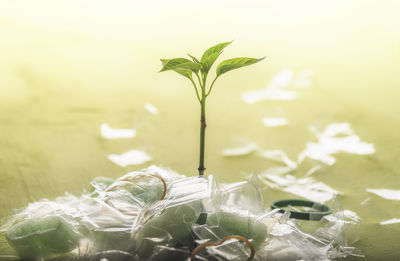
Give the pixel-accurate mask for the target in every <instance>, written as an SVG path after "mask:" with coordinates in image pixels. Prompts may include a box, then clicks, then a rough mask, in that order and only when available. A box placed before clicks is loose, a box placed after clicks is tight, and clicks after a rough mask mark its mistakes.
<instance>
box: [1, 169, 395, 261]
mask: <svg viewBox="0 0 400 261" xmlns="http://www.w3.org/2000/svg"><path fill="white" fill-rule="evenodd" d="M261 178H262V177H261ZM278 183H279V182H278ZM262 186H263V182H261V181H260V180H259V177H258V176H257V175H252V176H251V178H250V179H249V180H247V181H242V182H237V183H233V184H219V183H218V182H216V180H215V178H214V177H213V176H212V175H210V176H208V177H190V178H188V177H184V176H182V175H179V174H177V173H176V172H174V171H172V170H169V169H166V168H162V167H157V166H151V167H149V168H146V169H143V170H141V171H134V172H130V173H127V174H126V175H124V176H122V177H120V178H117V179H111V178H107V177H98V178H95V179H94V180H93V181H92V182H91V188H90V190H89V192H88V193H83V194H82V195H81V196H80V197H76V196H73V195H70V194H66V195H65V196H62V197H59V198H56V199H55V200H54V201H50V200H42V201H39V202H35V203H31V204H29V205H28V206H27V207H26V208H24V209H22V210H19V211H16V213H15V215H13V216H11V217H9V218H8V220H7V222H6V223H5V224H4V225H3V226H2V231H3V232H5V233H6V235H7V238H8V240H9V243H10V245H11V246H12V247H13V248H14V249H15V250H16V251H17V253H18V254H19V255H20V256H21V257H23V258H25V259H26V260H35V261H36V260H48V259H49V258H52V260H68V259H76V260H81V259H82V260H93V261H94V260H96V261H97V260H148V261H150V260H151V261H153V260H155V261H157V260H160V261H161V260H176V261H179V260H185V261H187V260H191V259H193V260H194V256H195V260H229V261H235V260H238V261H239V260H260V261H261V260H282V261H287V260H334V259H336V258H342V257H346V256H363V255H362V253H360V252H358V251H357V249H355V248H354V247H352V246H351V245H352V244H353V243H354V242H356V241H357V240H358V239H359V238H358V235H357V233H356V231H357V225H358V223H359V222H360V221H361V219H360V217H359V216H358V215H357V214H356V213H354V212H352V211H350V210H344V211H343V210H342V209H341V206H340V204H338V203H337V201H335V200H331V201H329V202H326V203H325V204H329V206H330V207H331V209H332V210H333V212H332V214H331V215H327V216H324V217H323V218H322V219H321V220H320V221H299V220H295V219H292V218H290V212H289V210H291V209H295V208H294V207H292V206H289V207H288V210H286V212H284V213H278V211H279V209H275V210H270V209H268V208H267V207H266V201H265V200H264V199H263V193H262V190H263V187H262ZM335 204H336V205H335ZM388 224H389V223H388ZM30 232H32V233H30ZM49 238H50V239H51V240H49ZM28 253H29V254H28Z"/></svg>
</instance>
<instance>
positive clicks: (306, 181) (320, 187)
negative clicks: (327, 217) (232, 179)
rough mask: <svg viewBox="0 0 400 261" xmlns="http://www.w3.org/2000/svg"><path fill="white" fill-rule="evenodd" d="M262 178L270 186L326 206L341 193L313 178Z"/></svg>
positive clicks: (263, 176) (266, 176)
mask: <svg viewBox="0 0 400 261" xmlns="http://www.w3.org/2000/svg"><path fill="white" fill-rule="evenodd" d="M260 178H261V179H262V180H263V181H264V183H266V184H267V185H268V186H270V187H272V188H276V189H279V190H282V191H285V192H288V193H292V194H294V195H297V196H300V197H303V198H306V199H309V200H312V201H316V202H318V203H321V204H324V203H325V202H327V201H329V200H331V199H333V198H334V197H335V195H336V194H340V192H339V191H337V190H335V189H333V188H331V187H330V186H328V185H327V184H325V183H323V182H321V181H317V180H316V179H314V178H313V177H307V178H300V179H297V178H296V177H294V176H292V175H284V176H281V175H279V174H264V175H260Z"/></svg>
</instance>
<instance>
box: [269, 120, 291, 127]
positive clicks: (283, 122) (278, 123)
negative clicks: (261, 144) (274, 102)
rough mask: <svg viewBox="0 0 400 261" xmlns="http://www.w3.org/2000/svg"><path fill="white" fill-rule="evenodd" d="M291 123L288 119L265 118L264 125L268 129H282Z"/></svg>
mask: <svg viewBox="0 0 400 261" xmlns="http://www.w3.org/2000/svg"><path fill="white" fill-rule="evenodd" d="M288 123H289V121H288V119H286V118H264V119H263V124H264V125H265V126H267V127H280V126H285V125H288Z"/></svg>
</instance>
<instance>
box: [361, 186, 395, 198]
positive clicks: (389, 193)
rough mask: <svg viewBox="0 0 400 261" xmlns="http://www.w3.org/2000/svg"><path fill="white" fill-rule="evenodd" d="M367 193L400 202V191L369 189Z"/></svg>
mask: <svg viewBox="0 0 400 261" xmlns="http://www.w3.org/2000/svg"><path fill="white" fill-rule="evenodd" d="M367 192H369V193H373V194H375V195H378V196H380V197H382V198H384V199H389V200H400V190H394V189H369V188H367Z"/></svg>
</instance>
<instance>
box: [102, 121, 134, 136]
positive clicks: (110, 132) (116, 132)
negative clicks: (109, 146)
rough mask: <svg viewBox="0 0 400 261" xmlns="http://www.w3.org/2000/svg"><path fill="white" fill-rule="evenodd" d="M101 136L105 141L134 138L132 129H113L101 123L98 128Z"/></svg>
mask: <svg viewBox="0 0 400 261" xmlns="http://www.w3.org/2000/svg"><path fill="white" fill-rule="evenodd" d="M100 132H101V136H102V137H103V138H105V139H127V138H133V137H135V136H136V131H135V130H134V129H114V128H111V127H110V126H108V124H107V123H103V124H101V126H100Z"/></svg>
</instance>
